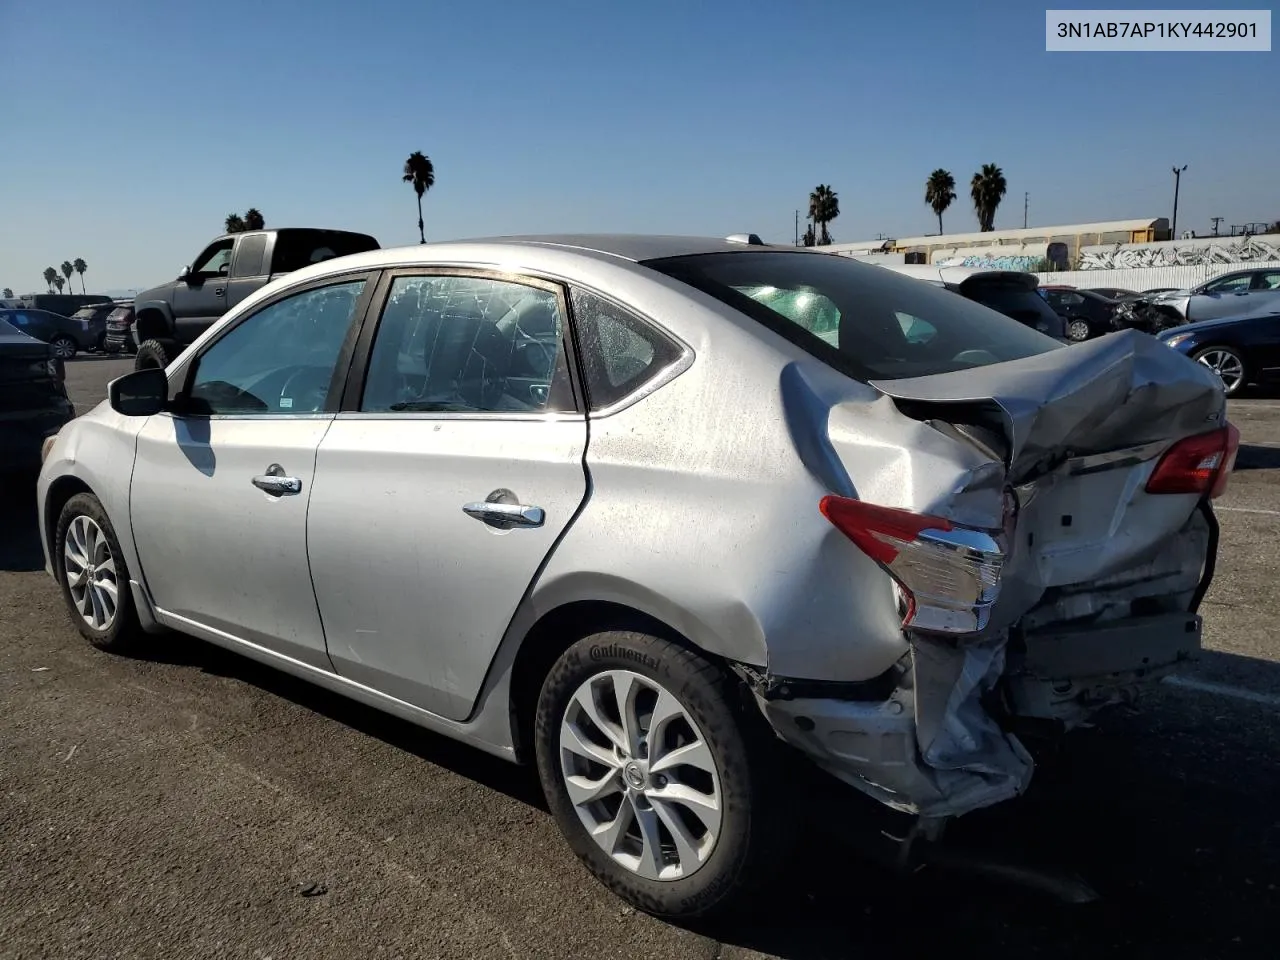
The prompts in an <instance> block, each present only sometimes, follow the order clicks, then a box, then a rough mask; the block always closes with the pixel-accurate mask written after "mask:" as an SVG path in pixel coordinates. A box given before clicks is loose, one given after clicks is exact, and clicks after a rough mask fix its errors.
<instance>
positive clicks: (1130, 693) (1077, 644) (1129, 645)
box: [756, 613, 1201, 817]
mask: <svg viewBox="0 0 1280 960" xmlns="http://www.w3.org/2000/svg"><path fill="white" fill-rule="evenodd" d="M1200 638H1201V620H1200V617H1198V616H1196V615H1195V614H1187V613H1181V614H1162V615H1158V616H1149V617H1134V618H1127V619H1124V620H1116V621H1109V622H1106V623H1103V624H1096V625H1091V626H1088V627H1074V628H1069V629H1064V628H1058V629H1053V630H1042V631H1038V632H1036V633H1033V634H1028V635H1026V636H1025V637H1023V638H1021V639H1020V640H1019V642H1017V643H1014V644H1009V645H1008V646H1007V647H1006V645H1005V644H1004V643H1003V642H999V643H991V644H986V645H971V646H964V645H957V644H949V643H940V642H933V641H917V642H915V643H913V651H912V657H911V660H912V667H911V670H910V671H908V672H907V673H906V674H904V677H903V682H902V683H901V684H900V685H899V686H898V688H897V689H895V690H894V691H893V692H892V693H891V694H890V695H889V696H888V697H887V699H877V700H867V699H853V697H855V696H863V697H865V688H862V687H860V686H858V685H850V690H849V694H850V699H843V698H842V697H841V696H840V695H839V694H838V692H837V693H836V695H831V696H809V695H806V692H805V689H804V686H803V685H802V684H795V685H794V687H792V685H789V684H787V683H786V682H779V681H777V680H776V679H775V680H774V682H773V683H771V684H770V685H769V687H768V688H767V689H766V688H764V687H761V686H757V687H756V699H757V703H758V704H759V707H760V709H761V711H762V712H763V713H764V715H765V718H766V719H767V720H768V722H769V723H770V725H771V726H772V727H773V729H774V730H775V732H776V733H777V734H778V736H779V737H780V738H781V739H782V740H784V741H785V742H787V743H788V744H790V745H791V746H793V747H795V748H796V749H798V750H800V751H801V752H802V753H804V754H805V755H806V756H808V757H809V758H810V759H811V760H812V761H813V762H814V763H816V764H817V765H818V766H819V767H821V768H822V769H824V770H826V771H827V772H828V773H830V774H832V775H833V776H835V777H837V778H838V779H840V780H842V781H844V782H845V783H848V784H850V785H851V786H854V787H856V788H857V789H859V790H861V791H862V792H864V793H866V794H868V795H870V796H872V797H874V798H875V799H877V800H879V801H880V802H882V803H884V804H885V805H887V806H889V807H891V808H892V809H895V810H898V811H901V812H904V813H910V814H916V815H919V816H922V817H953V816H959V815H961V814H964V813H968V812H970V811H972V810H976V809H979V808H982V807H988V806H992V805H993V804H997V803H1000V802H1002V801H1004V800H1009V799H1011V798H1013V797H1015V796H1017V795H1019V794H1021V793H1022V792H1024V791H1025V790H1026V788H1027V786H1028V785H1029V783H1030V781H1031V775H1032V771H1033V768H1034V764H1033V762H1032V759H1031V756H1030V754H1029V753H1028V752H1027V751H1026V749H1025V748H1024V747H1023V745H1022V744H1021V742H1020V741H1019V740H1018V738H1017V737H1016V736H1015V735H1014V734H1013V733H1012V732H1011V728H1012V726H1013V724H1014V722H1015V721H1016V720H1018V719H1034V720H1051V721H1054V722H1056V723H1058V724H1060V725H1062V726H1063V727H1070V726H1072V725H1074V724H1075V723H1078V722H1079V721H1081V720H1083V719H1084V718H1086V717H1087V716H1089V715H1090V714H1092V713H1093V712H1095V711H1096V710H1098V709H1099V708H1101V707H1104V706H1107V705H1109V704H1114V703H1119V702H1126V701H1130V700H1132V699H1134V698H1135V697H1136V695H1137V694H1138V692H1139V691H1140V690H1141V689H1142V688H1143V687H1145V686H1148V685H1150V684H1152V683H1154V682H1156V681H1158V680H1159V679H1160V678H1161V677H1163V676H1165V675H1167V674H1168V673H1169V672H1170V671H1172V670H1173V669H1175V668H1176V667H1177V666H1178V665H1179V664H1180V663H1182V662H1184V661H1186V660H1189V659H1191V658H1193V657H1194V656H1195V655H1196V654H1197V653H1198V651H1199V649H1200ZM792 688H793V689H794V690H795V691H797V692H798V693H799V695H794V696H792V695H788V694H786V693H784V692H783V691H786V690H788V689H792Z"/></svg>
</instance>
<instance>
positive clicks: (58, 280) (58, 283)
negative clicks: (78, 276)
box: [53, 274, 67, 293]
mask: <svg viewBox="0 0 1280 960" xmlns="http://www.w3.org/2000/svg"><path fill="white" fill-rule="evenodd" d="M53 285H54V286H55V287H57V288H58V292H59V293H61V292H62V288H63V287H65V286H66V285H67V281H65V280H63V279H62V277H60V276H58V275H57V274H54V277H53Z"/></svg>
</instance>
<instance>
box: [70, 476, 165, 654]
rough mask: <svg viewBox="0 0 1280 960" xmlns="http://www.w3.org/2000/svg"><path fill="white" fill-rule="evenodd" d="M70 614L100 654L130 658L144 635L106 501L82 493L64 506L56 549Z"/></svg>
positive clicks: (127, 571) (82, 634)
mask: <svg viewBox="0 0 1280 960" xmlns="http://www.w3.org/2000/svg"><path fill="white" fill-rule="evenodd" d="M50 546H51V549H50V553H51V554H52V556H51V558H50V559H51V561H52V563H53V568H54V570H55V572H56V573H57V575H58V583H59V584H60V585H61V587H62V598H63V600H65V601H66V604H67V612H68V613H69V614H70V615H71V621H72V623H74V624H75V626H76V629H77V630H79V631H80V635H81V636H82V637H84V638H85V639H86V640H88V641H89V642H90V643H91V644H93V645H94V646H95V647H97V648H98V649H99V650H108V651H110V652H112V653H124V652H127V651H129V650H132V649H134V648H136V647H137V646H138V644H139V642H140V639H141V636H142V628H141V626H140V625H139V623H138V615H137V611H135V610H134V607H133V593H132V592H131V591H130V589H129V568H128V566H126V564H125V559H124V554H123V553H121V551H120V541H119V539H118V538H117V537H116V531H115V528H114V527H113V526H112V525H111V520H110V518H108V517H107V512H106V510H104V509H103V507H102V503H101V501H99V500H98V498H97V497H95V496H94V495H93V494H91V493H78V494H76V495H75V496H74V497H72V498H71V499H70V500H68V501H67V502H66V505H65V506H63V508H62V512H61V513H60V514H59V515H58V524H57V528H56V532H55V534H54V538H53V543H52V544H51V545H50Z"/></svg>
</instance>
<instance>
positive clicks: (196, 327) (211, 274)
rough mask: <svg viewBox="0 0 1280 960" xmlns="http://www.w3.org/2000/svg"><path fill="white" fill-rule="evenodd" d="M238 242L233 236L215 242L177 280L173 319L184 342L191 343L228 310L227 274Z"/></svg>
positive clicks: (181, 340)
mask: <svg viewBox="0 0 1280 960" xmlns="http://www.w3.org/2000/svg"><path fill="white" fill-rule="evenodd" d="M234 245H235V240H234V239H232V238H227V239H225V240H218V241H216V242H214V243H211V244H210V245H209V246H208V247H206V248H205V251H204V252H203V253H201V254H200V256H199V257H197V258H196V262H195V263H193V264H192V265H191V269H190V270H188V271H187V275H186V277H185V278H183V279H181V280H179V281H178V282H177V283H176V284H174V287H173V303H172V309H173V323H174V328H175V330H176V332H177V335H178V340H179V341H180V342H182V343H190V342H191V341H192V340H194V339H195V338H196V337H198V336H199V335H200V334H201V333H203V332H204V331H205V330H206V329H208V328H209V326H210V324H212V323H213V321H214V320H216V319H218V317H220V316H222V315H223V314H224V313H226V312H227V276H228V274H229V273H230V272H231V248H232V247H233V246H234Z"/></svg>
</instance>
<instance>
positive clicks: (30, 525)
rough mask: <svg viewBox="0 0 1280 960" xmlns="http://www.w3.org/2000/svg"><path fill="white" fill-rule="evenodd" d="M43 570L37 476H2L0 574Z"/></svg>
mask: <svg viewBox="0 0 1280 960" xmlns="http://www.w3.org/2000/svg"><path fill="white" fill-rule="evenodd" d="M43 569H44V554H43V553H42V551H41V549H40V530H39V524H38V521H37V519H36V475H35V474H34V473H28V474H16V475H14V474H8V475H5V474H0V571H4V570H8V571H14V572H26V571H31V570H43Z"/></svg>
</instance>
